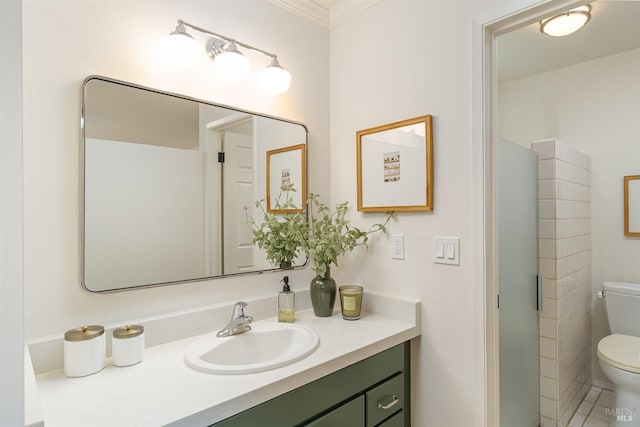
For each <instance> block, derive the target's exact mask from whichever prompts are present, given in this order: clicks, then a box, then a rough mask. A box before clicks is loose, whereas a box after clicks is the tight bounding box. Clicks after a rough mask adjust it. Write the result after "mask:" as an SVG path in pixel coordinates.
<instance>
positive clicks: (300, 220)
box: [245, 184, 307, 267]
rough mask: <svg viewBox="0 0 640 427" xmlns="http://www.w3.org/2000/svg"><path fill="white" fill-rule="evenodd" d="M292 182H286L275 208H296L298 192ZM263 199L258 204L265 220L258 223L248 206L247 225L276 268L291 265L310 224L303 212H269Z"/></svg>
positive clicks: (254, 241) (255, 242)
mask: <svg viewBox="0 0 640 427" xmlns="http://www.w3.org/2000/svg"><path fill="white" fill-rule="evenodd" d="M295 191H296V190H295V188H293V185H292V184H289V185H284V186H283V187H282V188H281V192H280V194H279V195H278V198H277V199H276V204H275V210H286V209H296V208H297V207H296V206H295V204H294V203H293V199H292V197H291V193H292V192H295ZM264 202H265V201H264V199H263V200H258V201H257V202H256V203H255V206H256V208H257V209H258V210H259V211H260V212H261V213H262V222H260V223H258V222H256V221H255V220H254V219H253V218H252V217H250V216H249V209H248V208H246V207H245V217H246V224H247V226H248V227H249V229H250V230H251V232H252V233H253V243H254V244H255V245H257V246H258V247H259V248H260V249H263V250H264V251H265V252H266V255H267V261H269V262H271V263H272V264H273V265H275V266H276V267H283V266H286V265H290V263H291V262H292V261H293V260H294V259H295V258H296V257H297V256H298V254H300V253H301V248H300V243H299V242H300V234H301V233H304V232H305V229H306V226H307V220H306V215H305V213H304V212H302V213H301V212H297V213H284V214H276V213H272V212H267V211H266V209H265V208H264Z"/></svg>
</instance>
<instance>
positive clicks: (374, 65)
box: [327, 0, 497, 426]
mask: <svg viewBox="0 0 640 427" xmlns="http://www.w3.org/2000/svg"><path fill="white" fill-rule="evenodd" d="M496 4H497V3H492V2H474V1H456V2H450V1H411V0H386V1H385V0H383V1H380V2H378V3H376V4H375V5H374V6H372V7H370V8H369V9H367V10H365V11H364V12H362V13H361V14H360V15H357V16H355V17H354V18H352V19H350V20H348V21H345V22H343V23H342V24H340V25H338V26H337V27H335V28H333V29H332V31H331V47H330V52H331V66H330V69H331V72H330V81H331V104H330V106H331V107H330V112H331V165H330V166H329V165H327V168H328V170H330V172H331V190H332V191H331V198H332V200H333V201H334V202H340V201H344V200H349V201H350V202H351V204H350V206H351V208H352V211H351V219H352V221H353V223H354V224H356V225H358V226H363V227H366V225H368V224H372V223H374V222H375V221H380V220H381V219H382V218H383V215H382V214H361V213H357V212H356V207H355V200H356V170H355V138H356V131H358V130H362V129H368V128H371V127H374V126H377V125H383V124H387V123H392V122H395V121H399V120H403V119H408V118H412V117H417V116H421V115H424V114H432V115H433V118H434V159H435V162H434V172H435V179H434V183H435V191H434V194H435V200H434V206H435V209H434V211H433V212H414V213H399V214H398V215H397V217H396V219H394V220H393V221H392V222H391V224H390V233H403V234H404V242H405V260H393V259H391V256H390V246H389V235H387V236H386V237H385V236H376V237H374V238H373V239H372V243H371V245H370V248H369V250H368V251H367V250H365V249H363V248H360V249H358V250H356V251H355V252H354V253H353V254H352V256H350V257H348V259H345V260H343V262H342V264H341V268H340V269H334V270H332V273H333V271H335V275H336V278H337V281H338V283H340V282H347V281H348V282H352V283H362V284H364V286H365V289H375V290H378V291H383V292H388V293H393V294H400V295H406V296H412V297H416V298H419V299H421V300H422V338H421V339H420V341H419V342H418V345H417V346H416V347H417V348H416V350H415V353H414V360H415V361H416V362H417V363H416V364H415V365H414V366H413V368H412V369H413V382H414V383H413V388H414V393H415V394H414V404H413V425H415V426H471V425H474V423H475V422H478V421H477V420H478V419H482V415H480V416H479V418H478V413H477V411H478V410H482V409H477V408H478V407H480V408H482V407H483V405H482V399H483V396H481V395H478V394H477V393H476V392H477V390H478V386H477V384H476V383H475V380H476V378H482V375H481V374H480V375H478V376H476V371H475V369H476V365H475V361H476V360H482V359H483V356H482V349H481V348H478V347H475V346H474V341H476V339H477V336H476V335H475V334H474V324H480V325H482V324H483V322H484V317H483V313H482V312H478V311H474V306H475V305H474V301H476V299H477V298H480V300H482V293H483V289H482V287H481V284H480V283H477V284H474V281H473V279H474V271H473V264H472V263H473V257H474V255H473V253H472V250H473V244H474V242H473V240H472V239H473V230H472V226H473V214H472V208H473V206H472V192H471V189H472V185H473V183H472V182H471V160H472V144H471V79H470V75H469V70H470V69H471V19H472V18H473V17H476V16H481V15H484V14H485V13H486V12H487V11H490V10H491V9H493V8H495V7H496ZM434 235H445V236H459V237H460V243H461V265H460V266H459V267H457V266H450V265H441V264H433V263H432V262H431V256H432V250H431V248H432V242H431V239H432V237H433V236H434ZM365 297H366V295H365ZM478 330H480V331H481V328H480V329H478ZM482 340H483V337H480V341H482ZM480 389H482V386H480ZM474 410H475V411H476V413H474ZM474 416H475V417H476V418H474Z"/></svg>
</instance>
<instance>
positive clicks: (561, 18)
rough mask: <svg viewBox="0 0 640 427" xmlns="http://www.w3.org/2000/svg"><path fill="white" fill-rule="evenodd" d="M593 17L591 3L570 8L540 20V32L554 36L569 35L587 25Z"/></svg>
mask: <svg viewBox="0 0 640 427" xmlns="http://www.w3.org/2000/svg"><path fill="white" fill-rule="evenodd" d="M590 19H591V5H588V4H586V5H584V6H580V7H576V8H575V9H571V10H568V11H566V12H564V13H561V14H560V15H556V16H552V17H551V18H546V19H543V20H542V21H540V32H541V33H542V34H546V35H549V36H553V37H562V36H568V35H569V34H571V33H574V32H576V31H578V30H579V29H580V28H582V27H584V26H585V25H587V22H589V20H590Z"/></svg>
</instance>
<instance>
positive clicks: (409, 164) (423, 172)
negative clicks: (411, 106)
mask: <svg viewBox="0 0 640 427" xmlns="http://www.w3.org/2000/svg"><path fill="white" fill-rule="evenodd" d="M356 161H357V165H356V169H357V186H358V210H359V211H362V212H388V211H430V210H433V123H432V118H431V116H430V115H427V116H420V117H416V118H413V119H408V120H403V121H401V122H396V123H391V124H388V125H384V126H377V127H374V128H371V129H365V130H361V131H358V132H357V133H356Z"/></svg>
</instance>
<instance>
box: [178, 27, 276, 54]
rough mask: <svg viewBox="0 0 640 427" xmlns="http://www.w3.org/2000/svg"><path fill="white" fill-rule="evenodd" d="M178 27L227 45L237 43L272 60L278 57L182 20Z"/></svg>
mask: <svg viewBox="0 0 640 427" xmlns="http://www.w3.org/2000/svg"><path fill="white" fill-rule="evenodd" d="M178 25H184V26H186V27H189V28H191V29H192V30H196V31H199V32H201V33H202V34H206V35H208V36H211V37H215V38H217V39H219V40H222V41H224V42H226V43H235V44H236V45H238V46H242V47H243V48H245V49H249V50H252V51H254V52H257V53H259V54H262V55H264V56H268V57H269V58H271V59H276V58H277V55H276V54H275V53H271V52H267V51H266V50H262V49H259V48H257V47H255V46H251V45H249V44H246V43H242V42H241V41H238V40H235V39H232V38H230V37H226V36H223V35H221V34H218V33H214V32H213V31H209V30H207V29H205V28H202V27H199V26H197V25H193V24H190V23H189V22H186V21H183V20H182V19H178Z"/></svg>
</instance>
